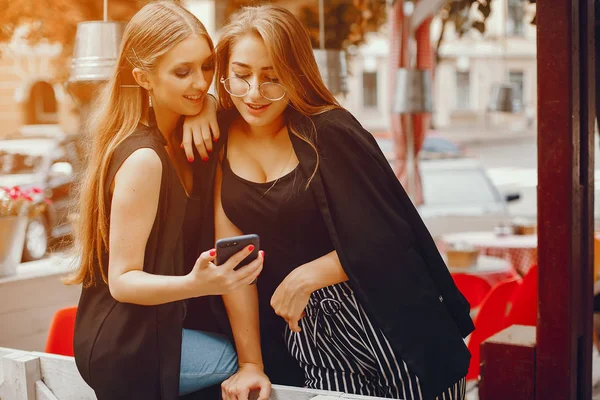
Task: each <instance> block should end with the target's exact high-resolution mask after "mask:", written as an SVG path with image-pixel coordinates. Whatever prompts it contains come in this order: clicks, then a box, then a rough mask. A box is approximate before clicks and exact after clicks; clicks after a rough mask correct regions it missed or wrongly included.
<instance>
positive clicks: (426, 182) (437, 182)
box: [419, 158, 520, 218]
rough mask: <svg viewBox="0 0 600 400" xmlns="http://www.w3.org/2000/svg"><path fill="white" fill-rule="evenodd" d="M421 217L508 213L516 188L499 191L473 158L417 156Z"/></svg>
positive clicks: (500, 214)
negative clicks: (513, 190) (419, 174)
mask: <svg viewBox="0 0 600 400" xmlns="http://www.w3.org/2000/svg"><path fill="white" fill-rule="evenodd" d="M419 170H420V173H421V182H422V185H423V200H424V204H422V205H421V206H419V213H420V214H421V216H422V217H424V218H430V217H434V216H443V215H464V216H486V215H487V216H489V215H498V216H505V215H506V216H508V215H509V213H508V203H509V202H512V201H515V200H518V199H519V198H520V194H519V193H517V192H512V193H502V192H500V190H498V188H497V187H496V185H494V183H493V182H492V180H491V179H490V177H489V176H488V174H487V172H486V170H485V169H484V168H483V166H482V165H481V164H480V163H479V162H478V161H477V160H474V159H469V158H451V159H435V160H421V161H420V163H419Z"/></svg>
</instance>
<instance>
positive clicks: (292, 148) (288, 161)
mask: <svg viewBox="0 0 600 400" xmlns="http://www.w3.org/2000/svg"><path fill="white" fill-rule="evenodd" d="M292 154H294V146H290V153H289V154H288V156H287V159H286V161H285V164H283V167H281V170H279V174H277V179H275V180H274V181H273V184H272V185H271V186H269V188H268V189H267V191H266V192H264V193H263V194H262V195H261V196H260V197H261V198H262V197H264V196H266V195H267V193H269V191H270V190H271V189H273V186H275V184H276V183H277V182H278V181H279V180H280V179H281V178H283V171H285V167H287V166H288V164H289V163H290V159H291V158H292ZM286 175H287V174H286Z"/></svg>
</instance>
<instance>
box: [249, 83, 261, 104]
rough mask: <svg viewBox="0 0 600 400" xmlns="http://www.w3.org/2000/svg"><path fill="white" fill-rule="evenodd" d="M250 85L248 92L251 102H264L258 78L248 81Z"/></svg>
mask: <svg viewBox="0 0 600 400" xmlns="http://www.w3.org/2000/svg"><path fill="white" fill-rule="evenodd" d="M248 83H249V84H250V90H249V91H248V97H249V99H250V101H252V102H258V101H260V100H262V94H260V91H259V90H258V85H259V84H260V82H259V81H258V78H255V79H252V80H248Z"/></svg>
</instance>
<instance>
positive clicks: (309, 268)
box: [290, 251, 348, 293]
mask: <svg viewBox="0 0 600 400" xmlns="http://www.w3.org/2000/svg"><path fill="white" fill-rule="evenodd" d="M292 274H297V275H298V279H299V281H300V283H301V285H302V287H303V288H304V289H305V290H307V291H309V292H310V293H312V292H314V291H315V290H319V289H322V288H324V287H326V286H331V285H335V284H336V283H341V282H345V281H347V280H348V275H346V272H345V271H344V269H343V268H342V263H341V262H340V259H339V257H338V255H337V251H332V252H331V253H328V254H325V255H324V256H322V257H319V258H317V259H316V260H313V261H311V262H309V263H306V264H304V265H301V266H299V267H298V268H296V269H295V270H294V271H292V272H291V273H290V275H292Z"/></svg>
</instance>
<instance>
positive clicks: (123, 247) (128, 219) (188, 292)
mask: <svg viewBox="0 0 600 400" xmlns="http://www.w3.org/2000/svg"><path fill="white" fill-rule="evenodd" d="M140 171H143V178H141V176H142V174H141V173H140ZM161 178H162V163H161V160H160V158H159V156H158V154H156V152H154V150H152V149H149V148H143V149H139V150H136V151H135V152H133V153H132V154H131V155H130V156H129V157H128V158H127V160H125V162H124V163H123V165H121V167H120V168H119V171H118V172H117V174H116V177H115V180H114V189H113V196H112V203H111V213H110V235H109V260H108V286H109V290H110V293H111V295H112V296H113V297H114V298H115V300H117V301H120V302H123V303H133V304H140V305H157V304H164V303H169V302H172V301H177V300H182V299H187V298H190V297H198V296H204V295H209V294H222V293H226V292H227V291H229V290H236V289H237V288H239V287H240V286H247V285H248V283H250V282H252V281H253V280H254V278H255V277H256V276H257V275H258V273H260V270H262V260H258V261H256V262H254V263H253V264H252V263H251V264H249V265H248V266H247V267H250V268H248V269H246V268H247V267H244V268H243V270H244V271H242V270H240V271H234V270H233V268H234V267H235V266H236V265H237V264H238V263H239V262H240V261H242V260H243V259H244V258H245V257H246V256H247V252H245V250H242V251H241V252H239V253H237V254H235V255H234V256H233V257H232V258H231V259H230V260H229V261H228V263H226V264H225V265H223V266H222V267H220V268H219V267H216V266H215V265H214V264H212V261H213V260H214V258H215V255H216V253H215V252H214V250H213V251H207V252H204V253H202V255H201V256H200V258H198V261H197V262H196V265H195V266H194V268H193V270H192V271H191V272H190V273H189V274H187V275H185V276H168V275H154V274H149V273H147V272H144V271H143V268H144V254H145V251H146V244H147V241H148V237H149V236H150V231H151V230H152V226H153V225H154V220H155V218H156V212H157V210H158V201H159V195H160V184H161ZM244 252H245V253H244ZM224 267H225V268H224ZM240 272H241V273H240Z"/></svg>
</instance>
